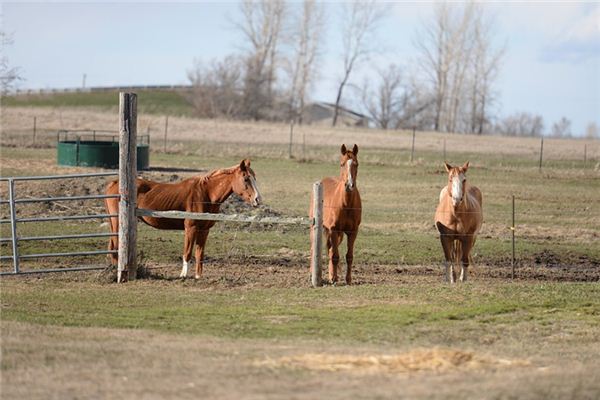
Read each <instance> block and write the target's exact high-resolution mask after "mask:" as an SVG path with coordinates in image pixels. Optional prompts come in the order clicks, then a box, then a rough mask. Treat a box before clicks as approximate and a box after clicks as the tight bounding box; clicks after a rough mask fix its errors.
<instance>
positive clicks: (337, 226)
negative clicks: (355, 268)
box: [310, 145, 362, 285]
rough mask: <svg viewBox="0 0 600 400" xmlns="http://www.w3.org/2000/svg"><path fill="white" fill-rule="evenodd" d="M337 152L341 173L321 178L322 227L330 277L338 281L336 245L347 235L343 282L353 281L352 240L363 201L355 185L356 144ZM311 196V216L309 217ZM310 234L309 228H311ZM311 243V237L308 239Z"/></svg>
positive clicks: (355, 232) (358, 222) (356, 229)
mask: <svg viewBox="0 0 600 400" xmlns="http://www.w3.org/2000/svg"><path fill="white" fill-rule="evenodd" d="M340 151H341V153H342V154H341V156H340V177H339V178H333V177H328V178H324V179H323V180H322V181H321V184H322V186H323V230H324V232H325V238H326V240H327V253H328V256H329V281H330V282H331V283H334V284H335V283H336V282H337V281H338V266H339V262H340V253H339V250H338V248H339V246H340V243H341V242H342V240H343V239H344V234H346V236H347V237H348V243H347V244H348V251H347V253H346V284H348V285H350V284H351V283H352V260H353V259H354V242H355V240H356V236H357V235H358V226H359V225H360V219H361V212H362V205H361V201H360V194H359V193H358V189H357V188H356V176H357V175H358V158H357V155H358V146H357V145H354V148H353V149H352V150H347V149H346V145H342V147H341V149H340ZM313 202H314V199H311V207H310V217H311V218H312V217H313V215H312V209H313V207H312V203H313ZM311 235H312V230H311ZM311 243H312V239H311Z"/></svg>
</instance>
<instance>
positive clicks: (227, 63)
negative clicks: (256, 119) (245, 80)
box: [188, 56, 243, 118]
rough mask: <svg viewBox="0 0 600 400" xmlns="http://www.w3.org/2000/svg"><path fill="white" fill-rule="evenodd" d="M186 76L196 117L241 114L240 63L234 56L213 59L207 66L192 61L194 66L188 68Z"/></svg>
mask: <svg viewBox="0 0 600 400" xmlns="http://www.w3.org/2000/svg"><path fill="white" fill-rule="evenodd" d="M188 78H189V80H190V82H191V83H192V87H193V89H192V93H191V96H190V101H191V103H192V105H193V106H194V108H195V110H196V113H197V114H198V115H199V116H202V117H207V118H216V117H224V118H239V117H241V116H242V114H243V98H242V91H241V87H242V62H241V61H240V60H239V59H238V58H237V57H235V56H228V57H226V58H225V59H224V60H223V61H217V60H214V61H213V62H212V63H211V64H210V65H208V66H206V65H204V64H202V63H201V62H196V65H195V67H194V69H192V70H191V71H188Z"/></svg>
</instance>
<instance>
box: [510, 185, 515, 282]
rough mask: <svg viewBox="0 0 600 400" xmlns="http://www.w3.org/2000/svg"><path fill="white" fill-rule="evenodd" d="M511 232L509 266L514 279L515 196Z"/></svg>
mask: <svg viewBox="0 0 600 400" xmlns="http://www.w3.org/2000/svg"><path fill="white" fill-rule="evenodd" d="M510 230H511V232H512V258H511V262H510V266H511V278H512V279H515V196H514V195H513V197H512V226H511V227H510Z"/></svg>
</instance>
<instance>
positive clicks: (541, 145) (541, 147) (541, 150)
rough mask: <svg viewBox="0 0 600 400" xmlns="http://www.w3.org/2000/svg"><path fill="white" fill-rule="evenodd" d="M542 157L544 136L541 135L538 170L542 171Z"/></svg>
mask: <svg viewBox="0 0 600 400" xmlns="http://www.w3.org/2000/svg"><path fill="white" fill-rule="evenodd" d="M543 158H544V137H543V136H542V142H541V143H540V172H542V160H543Z"/></svg>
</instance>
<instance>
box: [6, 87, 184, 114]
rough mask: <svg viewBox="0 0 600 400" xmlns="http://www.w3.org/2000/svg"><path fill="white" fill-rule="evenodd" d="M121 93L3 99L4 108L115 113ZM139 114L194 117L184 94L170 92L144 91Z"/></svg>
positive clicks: (45, 95)
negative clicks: (80, 108) (90, 110)
mask: <svg viewBox="0 0 600 400" xmlns="http://www.w3.org/2000/svg"><path fill="white" fill-rule="evenodd" d="M118 99H119V92H118V91H112V92H89V93H55V94H35V95H22V96H6V97H3V98H2V106H3V107H88V108H98V109H103V110H114V109H116V108H117V107H118V103H119V100H118ZM138 112H139V113H140V114H161V115H174V116H192V115H193V113H194V111H193V108H192V106H191V105H190V104H189V103H188V102H187V101H186V99H185V97H184V94H183V93H180V92H176V91H167V90H144V91H143V96H140V97H139V100H138Z"/></svg>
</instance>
